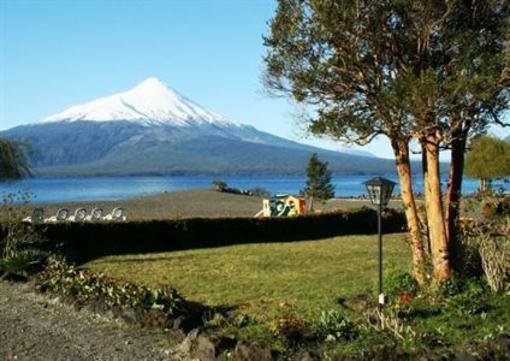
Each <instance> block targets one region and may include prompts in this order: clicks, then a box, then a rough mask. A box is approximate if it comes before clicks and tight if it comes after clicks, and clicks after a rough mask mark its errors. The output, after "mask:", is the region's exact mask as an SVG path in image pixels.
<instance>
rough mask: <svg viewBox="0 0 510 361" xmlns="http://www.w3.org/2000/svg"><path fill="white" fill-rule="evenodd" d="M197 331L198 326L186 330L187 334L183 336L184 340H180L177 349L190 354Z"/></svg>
mask: <svg viewBox="0 0 510 361" xmlns="http://www.w3.org/2000/svg"><path fill="white" fill-rule="evenodd" d="M199 332H200V331H199V330H198V328H195V329H193V330H191V331H190V332H188V334H187V335H186V337H185V338H184V341H182V342H181V344H180V346H179V350H180V351H181V352H183V353H185V354H190V353H191V349H192V347H193V343H194V342H195V341H196V339H197V337H198V333H199Z"/></svg>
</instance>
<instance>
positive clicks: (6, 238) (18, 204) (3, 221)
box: [0, 192, 47, 277]
mask: <svg viewBox="0 0 510 361" xmlns="http://www.w3.org/2000/svg"><path fill="white" fill-rule="evenodd" d="M30 198H31V194H30V193H26V192H17V193H7V194H4V195H3V200H2V205H1V206H0V271H3V272H5V273H6V274H11V275H21V276H25V277H26V276H29V275H31V274H33V273H35V272H37V271H38V270H40V269H41V268H42V266H44V262H45V260H46V257H47V253H45V252H44V251H42V250H41V245H42V244H43V243H44V239H43V237H42V236H41V234H40V232H39V230H37V229H36V228H35V227H34V225H33V224H32V223H29V222H25V221H24V220H23V218H24V217H25V215H26V213H27V210H28V204H29V201H30Z"/></svg>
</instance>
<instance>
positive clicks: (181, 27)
mask: <svg viewBox="0 0 510 361" xmlns="http://www.w3.org/2000/svg"><path fill="white" fill-rule="evenodd" d="M275 6H276V4H275V1H272V0H181V1H163V0H159V1H158V0H147V1H141V0H123V1H120V0H118V1H111V0H110V1H109V0H96V1H93V0H88V1H79V0H77V1H72V0H68V1H66V0H46V1H43V0H37V1H24V0H0V82H1V86H0V130H2V129H7V128H11V127H13V126H16V125H19V124H24V123H30V122H35V121H37V120H39V119H41V118H43V117H44V116H47V115H50V114H54V113H57V112H60V111H62V110H64V109H65V108H67V107H69V106H71V105H75V104H78V103H83V102H86V101H89V100H92V99H95V98H97V97H101V96H106V95H109V94H113V93H116V92H119V91H122V90H127V89H129V88H131V87H133V86H135V85H136V84H138V83H139V82H141V81H143V80H144V79H145V78H148V77H152V76H155V77H158V78H160V79H161V80H163V81H164V82H166V83H167V84H168V85H170V86H171V87H172V88H174V89H176V90H177V91H179V92H180V93H182V94H184V95H185V96H187V97H188V98H190V99H193V100H194V101H196V102H197V103H199V104H201V105H203V106H204V107H206V108H207V109H209V110H211V111H214V112H217V113H220V114H223V115H224V116H226V117H227V118H230V119H232V120H236V121H240V122H242V123H246V124H251V125H253V126H255V127H257V128H259V129H261V130H264V131H268V132H271V133H273V134H277V135H280V136H284V137H286V138H290V139H294V140H298V141H302V142H306V143H309V144H313V145H317V146H322V147H327V148H330V149H337V150H340V149H342V148H343V146H342V145H341V144H339V143H336V142H331V141H322V140H317V139H304V138H303V137H304V132H303V131H302V130H301V127H300V126H299V124H296V120H295V119H296V114H298V109H297V108H296V107H295V105H294V104H292V103H291V102H290V101H288V100H285V99H274V98H270V97H269V96H268V95H266V94H265V93H264V89H263V86H262V84H261V81H260V77H261V74H262V71H263V62H262V57H263V55H264V47H263V45H262V36H263V34H265V33H267V22H268V20H269V19H270V18H271V16H272V14H273V12H274V9H275ZM363 149H365V150H368V151H371V152H372V153H374V154H376V155H377V156H382V157H391V151H390V149H389V146H388V144H387V142H386V141H384V140H382V139H381V140H378V141H376V142H375V143H374V144H372V145H369V146H368V147H365V148H363Z"/></svg>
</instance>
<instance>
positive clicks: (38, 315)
mask: <svg viewBox="0 0 510 361" xmlns="http://www.w3.org/2000/svg"><path fill="white" fill-rule="evenodd" d="M156 339H157V336H156V335H155V334H153V333H152V334H151V333H149V332H148V331H144V330H142V329H140V328H138V327H129V326H128V325H126V324H124V323H122V322H117V321H115V320H109V319H107V318H105V317H103V316H99V315H97V314H94V313H92V312H90V311H88V310H81V311H76V310H74V308H72V307H70V306H68V305H63V304H60V303H56V302H53V301H52V300H49V299H48V298H46V297H44V296H43V295H39V294H36V293H34V292H32V291H31V289H30V287H29V286H28V285H26V284H15V283H9V282H3V281H0V360H31V361H35V360H49V361H50V360H51V361H57V360H73V361H81V360H170V358H169V356H167V355H165V354H164V353H163V352H162V351H159V350H157V349H156V348H155V342H156Z"/></svg>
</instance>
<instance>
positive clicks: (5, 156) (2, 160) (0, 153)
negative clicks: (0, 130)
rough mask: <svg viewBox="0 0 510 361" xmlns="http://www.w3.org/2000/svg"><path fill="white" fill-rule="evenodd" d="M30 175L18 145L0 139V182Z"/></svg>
mask: <svg viewBox="0 0 510 361" xmlns="http://www.w3.org/2000/svg"><path fill="white" fill-rule="evenodd" d="M28 175H30V168H29V166H28V162H27V159H26V157H25V154H24V153H23V150H22V149H21V147H20V145H19V144H18V143H15V142H12V141H9V140H7V139H0V182H2V181H6V180H12V179H19V178H23V177H25V176H28Z"/></svg>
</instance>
